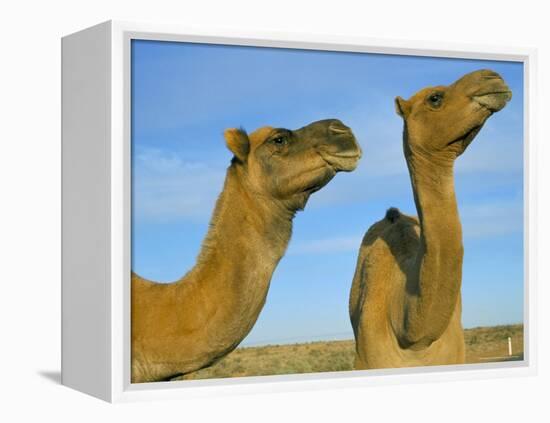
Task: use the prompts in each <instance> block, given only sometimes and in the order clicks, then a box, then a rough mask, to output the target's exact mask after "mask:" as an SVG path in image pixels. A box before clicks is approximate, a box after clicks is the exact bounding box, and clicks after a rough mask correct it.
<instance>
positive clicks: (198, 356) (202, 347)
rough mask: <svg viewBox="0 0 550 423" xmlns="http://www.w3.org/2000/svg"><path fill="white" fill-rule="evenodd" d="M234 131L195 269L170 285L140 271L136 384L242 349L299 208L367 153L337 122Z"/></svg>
mask: <svg viewBox="0 0 550 423" xmlns="http://www.w3.org/2000/svg"><path fill="white" fill-rule="evenodd" d="M224 135H225V140H226V144H227V147H228V148H229V150H230V151H231V152H232V153H233V155H234V156H233V158H232V160H231V164H230V166H229V168H228V170H227V174H226V178H225V183H224V187H223V191H222V193H221V194H220V196H219V198H218V200H217V203H216V206H215V210H214V213H213V216H212V218H211V221H210V227H209V230H208V233H207V236H206V238H205V240H204V242H203V244H202V247H201V251H200V253H199V256H198V258H197V261H196V264H195V266H194V267H193V268H192V269H191V270H190V271H189V272H188V273H187V274H186V275H185V276H184V277H182V278H181V279H180V280H178V281H176V282H173V283H170V284H161V283H155V282H152V281H149V280H145V279H143V278H141V277H139V276H138V275H136V274H135V273H132V282H131V284H132V285H131V326H132V335H131V338H132V339H131V349H132V360H131V361H132V375H131V380H132V382H133V383H140V382H153V381H166V380H170V379H173V378H175V377H178V376H182V375H187V374H189V373H190V372H193V371H196V370H198V369H201V368H204V367H208V366H210V365H212V364H214V363H215V362H216V361H218V360H220V359H221V358H222V357H224V356H225V355H227V354H228V353H230V352H231V351H232V350H234V349H235V348H236V347H237V345H239V343H240V342H241V341H242V340H243V339H244V337H245V336H246V335H247V334H248V333H249V332H250V330H251V329H252V327H253V325H254V323H255V322H256V320H257V318H258V315H259V313H260V311H261V310H262V307H263V305H264V303H265V301H266V296H267V292H268V289H269V285H270V281H271V276H272V274H273V272H274V270H275V267H276V266H277V264H278V263H279V260H280V259H281V257H282V256H283V254H284V253H285V250H286V248H287V244H288V242H289V240H290V237H291V231H292V220H293V218H294V216H295V214H296V212H297V211H300V210H303V209H304V207H305V205H306V203H307V201H308V199H309V198H310V195H311V194H312V193H314V192H315V191H318V190H319V189H321V188H322V187H324V186H325V185H326V184H327V183H329V181H330V180H331V179H332V178H333V177H334V175H335V174H336V173H337V172H340V171H346V172H349V171H352V170H354V169H355V167H356V165H357V162H358V160H359V159H360V157H361V149H360V147H359V145H358V144H357V141H356V139H355V137H354V135H353V133H352V131H351V130H350V129H349V128H348V127H347V126H345V125H344V124H343V123H342V122H340V121H339V120H336V119H327V120H321V121H317V122H314V123H311V124H309V125H307V126H305V127H303V128H301V129H298V130H288V129H282V128H273V127H263V128H260V129H258V130H256V131H255V132H253V133H251V134H247V133H246V132H245V131H244V130H243V129H234V128H233V129H228V130H226V131H225V132H224Z"/></svg>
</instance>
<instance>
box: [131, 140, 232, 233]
mask: <svg viewBox="0 0 550 423" xmlns="http://www.w3.org/2000/svg"><path fill="white" fill-rule="evenodd" d="M134 160H135V163H134V169H135V171H134V174H133V178H134V186H135V190H134V193H133V212H134V217H135V218H136V219H137V220H142V221H143V220H145V221H150V220H153V221H171V220H178V219H186V220H192V221H200V222H204V221H208V220H209V218H210V215H211V213H212V210H213V207H214V204H215V202H216V198H217V197H218V195H219V193H220V192H221V190H222V185H223V180H224V175H225V169H223V168H222V167H221V166H216V167H214V166H212V165H209V164H206V163H203V162H185V161H184V160H182V159H181V158H180V157H178V156H177V155H175V154H173V153H168V152H164V151H161V150H156V149H142V150H140V151H139V152H137V153H136V155H135V157H134Z"/></svg>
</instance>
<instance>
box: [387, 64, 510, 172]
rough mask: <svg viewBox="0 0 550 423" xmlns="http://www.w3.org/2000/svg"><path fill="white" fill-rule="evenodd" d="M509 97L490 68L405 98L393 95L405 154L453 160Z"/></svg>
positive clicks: (497, 76) (508, 91)
mask: <svg viewBox="0 0 550 423" xmlns="http://www.w3.org/2000/svg"><path fill="white" fill-rule="evenodd" d="M511 98H512V92H511V91H510V89H509V88H508V86H507V85H506V83H505V82H504V80H503V79H502V78H501V76H500V75H499V74H497V73H496V72H493V71H491V70H479V71H475V72H472V73H469V74H466V75H464V76H463V77H462V78H460V79H459V80H457V81H456V82H454V83H453V84H451V85H449V86H438V87H428V88H424V89H422V90H420V91H419V92H417V93H416V94H415V95H413V96H412V97H411V98H410V99H409V100H403V99H402V98H401V97H397V98H396V99H395V105H396V110H397V113H398V114H399V115H400V116H401V117H403V119H404V120H405V137H404V140H405V146H404V147H405V153H406V154H407V155H411V154H421V155H427V156H428V157H430V158H431V159H432V160H437V159H438V158H439V159H441V160H442V161H447V162H452V161H454V159H456V158H457V157H458V156H459V155H461V154H462V153H463V152H464V151H465V150H466V148H467V147H468V145H469V144H470V143H471V142H472V140H473V139H474V138H475V136H476V135H477V133H478V132H479V130H480V129H481V127H482V126H483V124H484V123H485V122H486V120H487V119H488V118H489V117H490V116H491V115H492V114H493V113H495V112H498V111H499V110H501V109H502V108H503V107H504V106H505V105H506V103H507V102H508V101H509V100H510V99H511Z"/></svg>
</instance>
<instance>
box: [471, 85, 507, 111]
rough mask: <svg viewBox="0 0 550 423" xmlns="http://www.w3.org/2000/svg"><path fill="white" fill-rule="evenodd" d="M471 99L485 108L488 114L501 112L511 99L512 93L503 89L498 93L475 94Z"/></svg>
mask: <svg viewBox="0 0 550 423" xmlns="http://www.w3.org/2000/svg"><path fill="white" fill-rule="evenodd" d="M472 99H473V100H474V101H475V102H477V103H478V104H480V105H481V106H482V107H485V108H486V109H488V110H489V111H490V112H492V113H494V112H498V111H499V110H502V109H503V108H504V106H506V103H508V102H509V101H510V100H511V99H512V91H510V90H509V89H504V90H500V91H492V92H488V93H482V94H476V95H474V96H473V97H472Z"/></svg>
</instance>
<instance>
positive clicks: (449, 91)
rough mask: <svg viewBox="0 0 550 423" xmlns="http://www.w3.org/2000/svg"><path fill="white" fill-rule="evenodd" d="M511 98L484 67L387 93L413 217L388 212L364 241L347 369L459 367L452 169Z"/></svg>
mask: <svg viewBox="0 0 550 423" xmlns="http://www.w3.org/2000/svg"><path fill="white" fill-rule="evenodd" d="M510 99H511V91H510V90H509V88H508V87H507V85H506V84H505V82H504V81H503V79H502V78H501V77H500V76H499V75H498V74H497V73H495V72H493V71H490V70H480V71H476V72H472V73H469V74H467V75H464V76H463V77H462V78H460V79H458V80H457V81H456V82H454V83H453V84H451V85H449V86H438V87H429V88H425V89H423V90H421V91H419V92H418V93H416V94H415V95H413V96H412V97H411V98H410V99H409V100H403V99H402V98H401V97H397V98H396V99H395V105H396V110H397V113H398V114H399V115H400V116H401V117H402V118H403V120H404V130H403V150H404V155H405V159H406V162H407V166H408V170H409V174H410V179H411V184H412V189H413V193H414V201H415V205H416V209H417V212H418V216H419V217H418V218H416V217H411V216H407V215H404V214H402V213H401V212H400V211H399V210H397V209H396V208H390V209H389V210H388V211H387V212H386V215H385V217H384V219H382V220H380V221H378V222H376V223H375V224H374V225H372V226H371V227H370V228H369V230H368V231H367V233H366V234H365V236H364V238H363V241H362V243H361V247H360V249H359V256H358V259H357V266H356V269H355V275H354V277H353V283H352V287H351V292H350V302H349V312H350V318H351V323H352V326H353V331H354V335H355V344H356V345H355V347H356V348H355V349H356V354H355V368H356V369H380V368H395V367H413V366H428V365H444V364H461V363H464V361H465V353H464V350H465V346H464V333H463V329H462V323H461V313H462V310H461V301H462V300H461V293H460V291H461V283H462V259H463V243H462V228H461V224H460V218H459V214H458V207H457V201H456V197H455V190H454V176H453V165H454V162H455V159H456V158H457V157H458V156H460V155H461V154H462V153H463V152H464V151H465V150H466V148H467V147H468V145H469V144H470V143H471V142H472V140H473V139H474V137H475V136H476V135H477V133H478V132H479V131H480V129H481V127H482V126H483V125H484V123H485V122H486V121H487V119H488V118H489V117H490V116H491V115H492V114H493V113H495V112H498V111H499V110H501V109H502V108H503V107H504V106H505V105H506V103H507V101H509V100H510Z"/></svg>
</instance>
